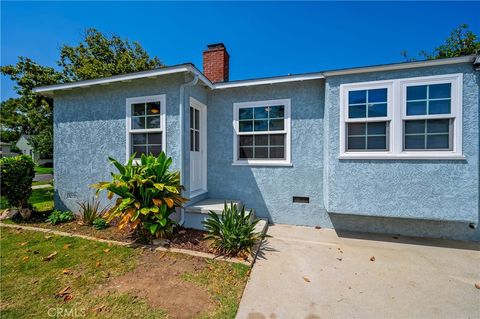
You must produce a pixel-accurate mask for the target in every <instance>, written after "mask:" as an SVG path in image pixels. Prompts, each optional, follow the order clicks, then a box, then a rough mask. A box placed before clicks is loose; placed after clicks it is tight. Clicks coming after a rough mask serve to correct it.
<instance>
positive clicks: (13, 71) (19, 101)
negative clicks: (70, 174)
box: [0, 29, 163, 158]
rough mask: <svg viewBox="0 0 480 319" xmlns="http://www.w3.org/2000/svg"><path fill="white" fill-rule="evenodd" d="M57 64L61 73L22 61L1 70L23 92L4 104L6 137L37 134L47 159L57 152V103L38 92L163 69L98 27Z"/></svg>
mask: <svg viewBox="0 0 480 319" xmlns="http://www.w3.org/2000/svg"><path fill="white" fill-rule="evenodd" d="M57 64H58V66H59V68H60V69H59V70H56V69H54V68H52V67H48V66H42V65H40V64H38V63H36V62H35V61H33V60H32V59H29V58H27V57H19V58H18V62H17V63H16V64H14V65H6V66H1V67H0V71H1V73H2V74H3V75H5V76H8V77H10V79H11V80H12V81H14V82H15V83H16V84H15V91H16V93H17V94H18V97H17V98H12V99H9V100H6V101H3V102H2V103H1V104H0V116H1V118H2V121H1V124H0V138H1V139H2V141H5V142H13V141H15V140H17V139H18V138H19V137H20V135H21V134H27V135H33V136H34V137H33V138H32V143H33V148H34V149H35V150H36V151H37V152H40V156H41V157H42V158H47V157H51V156H52V154H53V128H52V126H53V100H52V99H51V98H47V97H43V96H40V95H37V94H35V93H33V92H32V89H33V88H35V87H38V86H45V85H51V84H56V83H63V82H70V81H78V80H87V79H93V78H99V77H106V76H112V75H117V74H123V73H129V72H137V71H145V70H150V69H153V68H158V67H161V66H163V65H162V63H161V62H160V60H159V59H158V58H157V57H154V58H150V56H149V55H148V54H147V52H146V51H145V50H144V49H143V48H142V47H141V45H140V44H139V43H138V42H130V41H128V40H127V39H122V38H120V37H118V36H116V35H111V36H105V35H104V34H102V33H101V32H100V31H98V30H96V29H88V30H86V32H85V34H84V35H83V37H82V40H81V41H80V43H79V44H78V45H76V46H69V45H64V46H62V47H61V49H60V59H59V60H58V62H57Z"/></svg>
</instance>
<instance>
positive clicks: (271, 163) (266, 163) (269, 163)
mask: <svg viewBox="0 0 480 319" xmlns="http://www.w3.org/2000/svg"><path fill="white" fill-rule="evenodd" d="M232 165H233V166H265V167H268V166H274V167H275V166H280V167H281V166H283V167H292V166H293V164H292V163H291V162H285V161H250V162H242V161H237V162H233V163H232Z"/></svg>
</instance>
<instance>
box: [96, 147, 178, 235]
mask: <svg viewBox="0 0 480 319" xmlns="http://www.w3.org/2000/svg"><path fill="white" fill-rule="evenodd" d="M134 158H135V154H134V155H133V156H132V157H131V158H130V159H129V160H128V163H127V164H126V165H122V164H120V163H119V162H118V161H116V160H114V159H112V158H109V159H110V162H111V163H112V164H113V165H115V167H116V168H117V170H118V173H117V174H114V173H112V177H113V180H112V181H111V182H101V183H98V184H94V185H92V187H93V188H96V189H97V194H98V192H99V191H101V190H107V191H108V198H110V199H111V198H112V197H113V195H114V194H115V195H117V196H118V198H117V199H116V202H115V205H114V206H113V207H112V208H111V209H110V210H109V212H108V213H107V214H106V216H107V221H108V222H110V221H112V220H113V219H115V218H118V221H119V222H118V228H119V229H128V230H134V229H136V230H137V231H138V233H139V235H140V236H141V237H143V238H145V239H151V237H152V236H155V237H165V236H169V235H171V234H172V233H173V230H174V227H175V226H176V223H175V221H173V220H172V219H171V218H170V216H171V215H172V213H174V212H175V208H176V207H181V205H182V204H183V203H185V202H186V201H187V199H186V198H184V197H182V195H181V190H182V186H181V185H180V173H179V172H169V171H168V169H169V168H170V165H171V164H172V159H171V158H169V157H168V158H167V156H166V155H165V153H163V152H162V153H160V155H158V157H155V156H153V155H149V156H145V155H142V157H141V160H140V163H139V164H133V159H134ZM138 225H140V226H141V227H139V228H137V226H138Z"/></svg>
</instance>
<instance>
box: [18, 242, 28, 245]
mask: <svg viewBox="0 0 480 319" xmlns="http://www.w3.org/2000/svg"><path fill="white" fill-rule="evenodd" d="M18 244H19V245H20V246H25V245H28V241H24V242H22V243H18Z"/></svg>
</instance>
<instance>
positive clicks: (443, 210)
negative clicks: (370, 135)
mask: <svg viewBox="0 0 480 319" xmlns="http://www.w3.org/2000/svg"><path fill="white" fill-rule="evenodd" d="M450 73H463V154H464V156H465V160H460V161H456V160H455V161H451V160H450V161H449V160H358V159H355V160H340V159H338V156H339V110H340V104H339V96H340V88H339V87H340V85H341V84H343V83H354V82H366V81H376V80H385V79H397V78H409V77H417V76H429V75H436V74H450ZM326 92H327V95H326V105H327V109H326V113H325V123H326V124H325V136H326V143H327V144H326V145H325V152H326V155H325V202H326V208H327V210H328V211H329V212H332V213H339V214H348V216H345V217H343V220H350V223H353V221H352V218H355V216H353V215H357V216H358V215H364V216H374V217H375V216H376V217H394V218H397V217H399V218H406V220H404V221H401V222H400V224H405V223H407V224H409V225H411V226H412V227H415V228H417V233H418V234H420V233H423V232H425V231H424V230H422V227H423V226H422V225H423V224H422V223H421V222H419V221H418V219H425V220H434V221H452V222H464V223H469V222H473V223H478V219H479V76H478V72H475V71H474V70H473V67H472V65H470V64H460V65H450V66H438V67H435V68H421V69H411V70H402V71H396V72H388V73H387V72H383V73H368V74H359V75H350V76H337V77H330V78H327V80H326ZM335 218H336V219H338V220H342V217H341V216H337V217H335ZM408 219H410V221H411V220H412V219H415V220H417V221H418V223H417V224H412V223H409V222H408ZM332 220H333V218H332ZM365 220H368V223H369V224H370V226H371V228H372V229H375V228H381V227H383V228H384V229H387V228H386V227H384V226H386V225H388V223H389V221H387V222H386V223H385V219H382V218H379V219H375V218H373V219H372V218H369V219H365ZM390 222H395V221H393V220H390ZM359 224H361V222H360V223H359ZM375 224H378V227H376V226H375ZM382 224H383V226H381V225H382ZM424 224H425V227H426V228H429V229H430V230H432V231H440V233H443V231H444V230H448V231H451V229H450V230H449V229H448V227H444V226H445V225H444V224H441V225H442V227H439V226H438V225H437V226H435V225H434V223H433V224H432V222H425V223H424ZM437 224H438V223H437ZM362 227H363V226H362ZM389 228H391V227H389ZM404 228H408V226H405V227H404ZM467 228H468V227H466V226H465V225H464V228H463V229H464V230H465V232H467ZM470 232H471V230H470ZM451 233H452V234H453V232H451ZM475 236H478V231H477V232H476V235H475ZM479 238H480V236H479Z"/></svg>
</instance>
